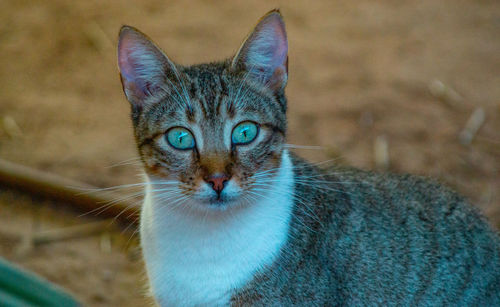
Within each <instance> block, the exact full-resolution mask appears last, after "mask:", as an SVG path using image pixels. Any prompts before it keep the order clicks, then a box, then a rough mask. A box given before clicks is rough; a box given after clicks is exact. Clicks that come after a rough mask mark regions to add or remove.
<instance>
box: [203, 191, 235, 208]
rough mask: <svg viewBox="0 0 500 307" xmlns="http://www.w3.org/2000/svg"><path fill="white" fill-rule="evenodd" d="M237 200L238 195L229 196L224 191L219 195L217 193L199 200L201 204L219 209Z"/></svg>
mask: <svg viewBox="0 0 500 307" xmlns="http://www.w3.org/2000/svg"><path fill="white" fill-rule="evenodd" d="M237 202H238V197H235V196H230V195H227V194H224V193H221V195H217V194H215V195H211V196H209V197H205V198H204V199H202V200H201V203H202V205H204V206H208V207H213V208H219V209H222V208H224V207H228V206H230V205H233V204H235V203H237Z"/></svg>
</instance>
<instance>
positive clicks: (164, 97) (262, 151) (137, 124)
mask: <svg viewBox="0 0 500 307" xmlns="http://www.w3.org/2000/svg"><path fill="white" fill-rule="evenodd" d="M118 56H119V66H120V73H121V77H122V83H123V87H124V91H125V94H126V96H127V98H128V100H129V101H130V102H131V104H132V118H133V122H134V128H135V136H136V140H137V144H138V148H139V152H140V155H141V158H142V160H143V163H144V167H145V171H146V173H147V174H148V177H149V178H150V180H151V182H153V183H154V184H153V188H154V189H155V190H157V191H158V192H159V193H156V195H159V198H160V199H159V200H158V201H164V202H165V203H179V204H180V203H182V201H183V200H190V203H195V204H197V205H199V206H202V207H206V208H219V209H220V208H225V207H227V206H228V205H231V204H242V203H250V202H251V200H253V199H255V198H256V196H257V195H260V194H262V193H261V192H259V191H264V190H265V189H266V184H268V183H269V182H270V181H272V180H271V179H272V177H273V176H274V175H275V174H276V172H277V171H278V169H279V165H280V162H281V154H282V151H283V147H284V141H285V132H286V114H285V113H286V100H285V96H284V87H285V85H286V80H287V41H286V34H285V29H284V24H283V21H282V19H281V16H280V15H279V13H278V12H270V13H268V14H267V15H266V16H264V17H263V18H262V19H261V21H260V22H259V24H258V25H257V26H256V28H255V30H254V31H253V32H252V33H251V34H250V35H249V37H248V38H247V40H246V41H245V42H244V43H243V45H242V47H241V48H240V50H239V51H238V53H237V54H236V56H234V58H232V59H231V60H227V61H225V62H220V63H212V64H201V65H195V66H190V67H182V66H178V65H175V64H174V63H173V62H171V61H170V60H169V59H168V58H167V57H166V55H165V54H164V53H163V52H162V51H160V49H158V48H157V47H156V45H154V43H152V42H151V40H149V39H148V38H147V37H146V36H144V35H143V34H142V33H140V32H139V31H137V30H135V29H133V28H130V27H124V28H122V31H121V32H120V42H119V48H118ZM155 183H157V184H155ZM162 191H165V193H161V192H162ZM162 198H163V199H162Z"/></svg>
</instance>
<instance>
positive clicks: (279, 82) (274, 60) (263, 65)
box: [232, 9, 288, 91]
mask: <svg viewBox="0 0 500 307" xmlns="http://www.w3.org/2000/svg"><path fill="white" fill-rule="evenodd" d="M232 67H233V69H238V68H243V69H245V70H247V71H248V72H249V73H250V75H251V76H253V77H254V78H255V79H257V80H258V81H260V82H262V83H263V84H264V85H266V86H268V87H270V88H271V89H272V90H275V91H278V90H281V89H283V88H284V87H285V86H286V82H287V78H288V40H287V38H286V30H285V23H284V21H283V18H282V16H281V13H280V12H279V10H278V9H274V10H272V11H270V12H269V13H267V14H266V15H264V16H263V17H262V18H261V19H260V21H259V22H258V23H257V26H255V28H254V30H253V31H252V33H250V35H249V36H248V37H247V39H246V40H245V41H244V42H243V44H242V45H241V47H240V49H239V50H238V52H237V54H236V56H235V57H234V58H233V62H232Z"/></svg>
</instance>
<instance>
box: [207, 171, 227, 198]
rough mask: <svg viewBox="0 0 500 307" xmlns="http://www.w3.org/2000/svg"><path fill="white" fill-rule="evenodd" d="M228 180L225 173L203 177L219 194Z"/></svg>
mask: <svg viewBox="0 0 500 307" xmlns="http://www.w3.org/2000/svg"><path fill="white" fill-rule="evenodd" d="M228 180H229V176H228V175H226V174H214V175H211V176H209V177H208V178H207V179H205V181H206V182H208V183H209V184H210V185H211V186H212V189H214V191H215V192H217V194H218V195H219V196H220V193H221V192H222V190H223V189H224V187H225V186H226V182H227V181H228Z"/></svg>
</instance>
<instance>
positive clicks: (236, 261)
mask: <svg viewBox="0 0 500 307" xmlns="http://www.w3.org/2000/svg"><path fill="white" fill-rule="evenodd" d="M292 168H293V166H292V162H291V159H290V157H289V155H288V153H287V152H286V151H284V152H283V155H282V161H281V166H280V169H279V171H278V173H277V175H276V180H275V181H274V183H273V185H272V186H270V187H269V191H268V192H267V193H266V194H265V195H264V196H262V197H256V199H257V200H256V201H255V203H253V204H250V205H247V206H244V207H240V208H237V209H235V210H226V211H224V212H219V213H220V217H219V218H214V217H213V216H203V215H198V214H187V212H182V211H181V212H178V211H175V210H171V208H169V206H168V204H161V203H155V202H154V201H153V199H154V195H153V192H152V191H151V188H148V189H147V191H146V200H145V203H144V206H143V209H142V215H141V244H142V248H143V252H144V257H145V260H146V265H147V271H148V276H149V278H150V282H151V286H152V288H153V289H152V290H153V292H154V293H155V296H156V297H157V298H158V299H159V300H160V302H159V303H160V304H161V305H162V306H163V305H168V306H170V305H172V306H176V305H183V306H189V305H198V304H201V305H204V304H207V303H208V304H209V305H219V304H226V303H228V300H229V298H230V295H231V292H232V290H234V289H238V288H239V287H242V286H243V285H244V284H245V283H246V282H248V281H250V280H251V279H252V277H253V275H254V274H255V272H256V271H258V270H259V269H260V268H262V267H264V266H266V265H269V264H271V263H272V262H273V260H274V259H275V258H276V256H277V255H278V253H279V251H280V249H281V247H282V246H283V244H284V243H285V242H286V239H287V236H288V227H289V223H290V218H291V215H292V207H293V186H294V180H293V169H292Z"/></svg>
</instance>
